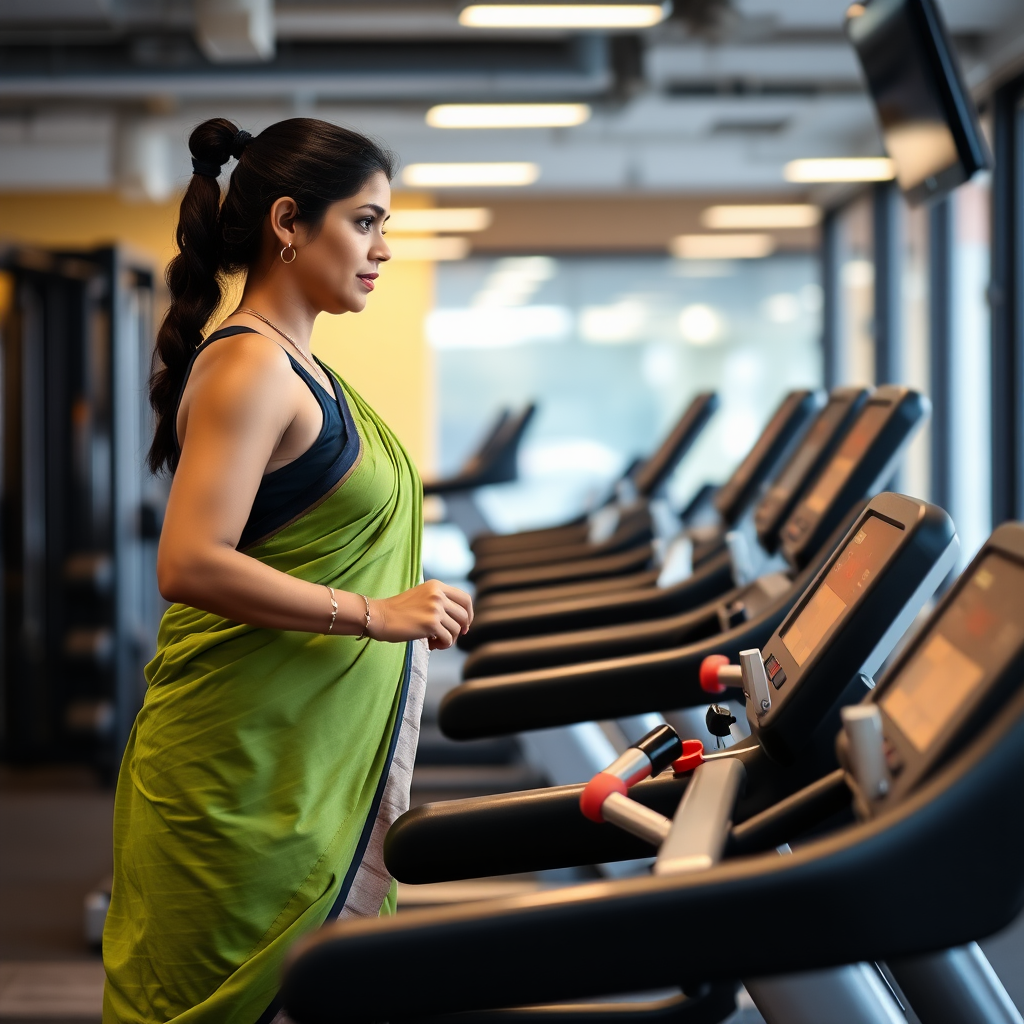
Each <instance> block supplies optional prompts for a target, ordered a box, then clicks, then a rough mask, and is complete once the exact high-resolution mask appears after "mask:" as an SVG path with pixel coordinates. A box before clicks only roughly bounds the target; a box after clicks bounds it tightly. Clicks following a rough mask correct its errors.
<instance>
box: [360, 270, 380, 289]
mask: <svg viewBox="0 0 1024 1024" xmlns="http://www.w3.org/2000/svg"><path fill="white" fill-rule="evenodd" d="M379 276H380V275H378V274H356V277H358V278H359V280H360V281H362V282H363V284H364V285H366V289H367V291H371V292H372V291H373V289H374V287H375V286H374V283H373V282H374V281H376V280H377V278H378V277H379Z"/></svg>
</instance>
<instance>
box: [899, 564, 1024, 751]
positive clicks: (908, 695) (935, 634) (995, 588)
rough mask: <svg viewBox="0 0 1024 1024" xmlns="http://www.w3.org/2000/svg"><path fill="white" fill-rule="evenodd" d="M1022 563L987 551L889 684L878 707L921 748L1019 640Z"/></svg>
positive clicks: (1023, 629) (1023, 631) (1022, 637)
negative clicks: (986, 555)
mask: <svg viewBox="0 0 1024 1024" xmlns="http://www.w3.org/2000/svg"><path fill="white" fill-rule="evenodd" d="M1022 591H1024V568H1021V567H1020V566H1019V565H1017V564H1016V563H1014V562H1011V561H1010V560H1009V559H1007V558H1003V557H1002V556H1001V555H989V556H988V557H987V558H986V559H984V560H983V561H982V563H981V565H979V566H978V570H977V572H975V573H974V575H973V576H972V577H971V578H970V579H969V580H968V581H967V582H966V583H965V584H964V585H963V587H962V588H961V590H960V592H959V593H958V594H957V595H956V598H955V599H954V600H953V601H952V603H951V604H950V605H949V606H948V607H947V608H946V610H945V611H944V612H943V613H942V617H941V618H940V619H939V621H938V622H937V623H936V624H935V626H934V628H933V629H932V630H931V632H930V634H929V636H928V637H927V639H926V640H924V642H923V643H922V644H921V645H920V647H918V649H917V650H916V651H915V652H914V654H913V655H912V656H911V658H910V660H909V661H908V662H907V663H906V665H905V666H904V667H903V669H902V671H901V672H900V674H899V676H898V678H897V679H896V680H895V682H894V683H893V685H892V686H889V687H887V689H886V691H885V694H884V695H883V696H882V699H881V705H882V707H883V708H884V709H885V712H886V714H887V715H888V716H889V718H890V719H891V720H892V721H893V722H894V723H895V724H896V726H897V727H898V728H899V730H900V732H902V733H903V735H904V736H906V738H907V739H908V740H910V742H911V743H912V744H913V745H914V747H915V748H916V749H917V750H918V751H919V752H921V753H923V752H924V751H925V750H927V749H928V747H929V746H930V745H931V744H932V743H934V742H935V740H936V738H937V737H938V736H939V735H940V734H941V733H942V731H943V730H944V729H945V728H946V726H948V725H949V723H950V722H951V721H952V720H953V718H954V716H955V715H956V714H957V712H958V711H959V710H960V709H961V708H963V706H964V705H965V704H966V703H967V701H968V700H969V698H970V697H971V695H972V694H973V693H974V692H976V690H977V689H978V684H979V683H980V682H981V681H982V680H983V679H985V678H986V677H990V676H993V675H996V674H997V673H999V672H1001V671H1002V669H1003V668H1004V667H1005V666H1006V664H1007V663H1008V662H1009V661H1010V659H1011V658H1013V656H1014V655H1015V654H1016V653H1017V651H1018V650H1019V649H1020V647H1021V644H1022V642H1024V621H1022V616H1021V614H1020V595H1021V592H1022Z"/></svg>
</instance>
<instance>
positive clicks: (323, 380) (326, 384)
mask: <svg viewBox="0 0 1024 1024" xmlns="http://www.w3.org/2000/svg"><path fill="white" fill-rule="evenodd" d="M238 312H239V313H248V314H249V316H254V317H256V319H257V320H262V321H263V322H264V323H265V324H266V325H267V326H268V327H271V328H273V329H274V330H275V331H277V333H278V334H280V335H281V337H282V338H284V340H285V341H287V342H288V344H289V345H291V347H292V348H293V349H295V351H296V352H298V354H299V356H300V357H301V358H302V360H303V361H304V362H305V363H306V365H307V366H308V367H309V368H310V369H311V370H312V371H313V376H314V377H315V378H316V380H317V382H318V383H319V384H320V385H321V387H323V388H324V390H325V391H330V390H331V384H330V381H329V380H328V379H327V377H326V376H325V375H324V372H323V370H321V369H320V367H319V366H317V365H316V363H315V362H313V360H312V359H310V358H309V356H307V355H306V353H305V352H303V351H302V349H301V348H299V346H298V344H296V342H295V339H294V338H291V337H289V336H288V335H287V334H285V332H284V331H282V330H281V328H280V327H278V326H277V324H275V323H274V321H273V320H270V319H269V318H267V317H265V316H264V315H263V314H262V313H257V312H256V310H255V309H250V308H249V307H248V306H242V307H241V308H240V309H239V310H238Z"/></svg>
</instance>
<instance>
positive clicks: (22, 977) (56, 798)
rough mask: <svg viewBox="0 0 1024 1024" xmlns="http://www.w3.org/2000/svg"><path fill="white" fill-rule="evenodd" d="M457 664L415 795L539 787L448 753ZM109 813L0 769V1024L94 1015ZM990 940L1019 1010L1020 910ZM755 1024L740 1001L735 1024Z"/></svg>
mask: <svg viewBox="0 0 1024 1024" xmlns="http://www.w3.org/2000/svg"><path fill="white" fill-rule="evenodd" d="M457 659H458V656H457V655H449V656H434V658H433V659H432V662H431V673H430V683H429V688H428V700H427V707H426V710H425V715H424V743H423V747H422V750H421V758H420V761H419V762H418V764H417V772H416V777H415V779H414V783H413V785H414V794H413V800H414V802H415V803H421V802H424V801H425V800H434V799H445V798H451V797H456V796H464V795H472V794H473V793H474V792H495V791H497V790H499V789H507V790H513V789H521V788H526V787H530V786H534V785H538V784H541V783H542V780H540V779H539V778H538V777H537V776H536V774H535V773H534V772H533V771H532V770H531V769H530V768H529V766H527V765H525V764H523V763H522V761H521V759H518V758H517V757H516V756H515V754H514V750H513V751H512V752H511V753H510V749H509V747H508V745H505V746H502V745H492V746H490V747H487V746H481V747H480V748H478V749H477V750H476V751H475V752H473V758H472V760H470V759H469V757H468V756H467V755H468V752H467V751H465V749H464V748H460V749H456V750H454V751H449V750H448V749H447V747H446V741H444V740H443V739H442V738H441V737H440V734H439V733H438V732H437V730H436V726H435V725H434V721H435V718H436V708H437V703H438V701H439V700H440V696H441V694H443V692H444V691H445V690H446V689H447V688H448V687H449V686H451V685H452V684H453V683H454V682H455V681H457V679H458V667H459V666H458V660H457ZM460 762H461V763H460ZM112 813H113V793H112V792H111V791H110V790H107V789H104V788H102V787H100V785H99V784H98V783H97V782H96V780H95V778H94V777H93V775H92V774H91V773H90V772H89V771H88V770H85V769H76V768H32V769H21V770H19V769H12V768H9V767H8V768H0V836H2V837H3V840H2V841H0V1024H30V1022H31V1024H90V1022H95V1021H99V1018H100V1001H101V995H102V989H103V969H102V965H101V963H100V959H99V953H98V950H96V949H92V948H90V947H89V946H88V945H87V943H86V941H85V938H84V933H83V904H84V900H85V897H86V895H87V894H88V893H89V892H90V891H91V890H92V889H94V888H95V886H96V884H97V883H98V882H101V881H102V880H103V879H104V878H106V877H107V876H109V874H110V871H111V852H110V834H111V819H112ZM574 880H578V878H576V877H574V875H573V873H572V872H552V873H550V874H547V875H545V876H544V877H542V878H537V877H517V878H508V879H497V880H484V881H480V882H473V883H456V884H447V885H445V884H442V885H440V886H436V887H433V886H422V887H412V888H405V887H402V890H401V892H400V895H399V903H400V905H405V906H410V905H415V904H423V903H436V902H449V901H458V900H462V899H474V898H477V899H479V898H485V897H487V896H492V895H502V894H507V893H513V892H516V891H522V890H529V889H533V888H536V887H537V886H538V885H542V886H554V885H559V884H572V882H573V881H574ZM979 884H983V881H981V880H979ZM983 946H984V947H985V950H986V952H987V953H988V955H989V958H990V960H991V961H992V964H993V966H994V967H995V968H996V970H997V971H998V972H999V974H1000V976H1001V978H1002V979H1003V983H1004V984H1005V985H1006V987H1007V989H1008V991H1009V993H1010V995H1011V996H1012V998H1013V999H1014V1001H1015V1002H1016V1004H1017V1006H1018V1008H1021V1009H1024V915H1022V916H1021V917H1020V918H1018V919H1017V921H1016V922H1015V923H1014V924H1013V925H1011V927H1010V928H1008V929H1007V930H1006V931H1005V932H1003V933H1002V934H1000V935H997V936H995V937H993V938H992V939H989V940H988V941H986V942H985V943H983ZM760 1021H761V1018H760V1016H759V1015H758V1014H757V1012H756V1011H755V1010H754V1009H753V1008H752V1007H750V1006H749V1004H745V1001H742V1002H741V1009H740V1010H739V1011H738V1012H737V1014H736V1016H735V1017H734V1018H733V1020H732V1022H731V1024H758V1022H760Z"/></svg>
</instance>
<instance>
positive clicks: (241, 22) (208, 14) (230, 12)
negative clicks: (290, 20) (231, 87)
mask: <svg viewBox="0 0 1024 1024" xmlns="http://www.w3.org/2000/svg"><path fill="white" fill-rule="evenodd" d="M195 10H196V42H197V43H198V44H199V48H200V49H201V50H202V51H203V53H204V54H205V55H206V56H207V57H208V58H209V59H210V60H211V61H214V62H215V63H217V64H234V63H243V62H251V61H257V60H263V61H266V60H271V59H272V58H273V56H274V51H275V44H276V39H275V29H274V0H196V7H195Z"/></svg>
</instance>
